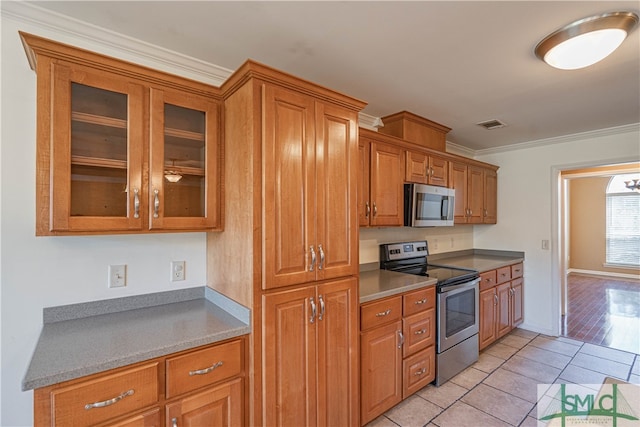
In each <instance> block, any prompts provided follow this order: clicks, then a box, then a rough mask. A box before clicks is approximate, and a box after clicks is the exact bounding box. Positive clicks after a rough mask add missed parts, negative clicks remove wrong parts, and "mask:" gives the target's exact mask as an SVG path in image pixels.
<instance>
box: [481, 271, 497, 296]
mask: <svg viewBox="0 0 640 427" xmlns="http://www.w3.org/2000/svg"><path fill="white" fill-rule="evenodd" d="M495 285H496V270H491V271H485V272H483V273H480V291H484V290H487V289H489V288H493V287H494V286H495Z"/></svg>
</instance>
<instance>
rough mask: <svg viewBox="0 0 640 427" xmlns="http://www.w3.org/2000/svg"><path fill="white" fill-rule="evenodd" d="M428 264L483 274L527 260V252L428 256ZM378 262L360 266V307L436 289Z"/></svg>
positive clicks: (426, 280) (427, 281) (470, 251)
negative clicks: (373, 302)
mask: <svg viewBox="0 0 640 427" xmlns="http://www.w3.org/2000/svg"><path fill="white" fill-rule="evenodd" d="M428 260H429V261H428V262H429V263H430V264H435V265H444V266H450V267H462V268H470V269H473V270H478V271H479V272H480V273H483V272H485V271H489V270H495V269H497V268H500V267H505V266H507V265H512V264H516V263H518V262H523V261H524V252H514V251H498V250H488V249H468V250H463V251H456V252H449V253H441V254H437V255H429V258H428ZM378 267H379V265H378V263H370V264H363V265H361V266H360V304H362V303H365V302H369V301H375V300H377V299H380V298H384V297H388V296H391V295H396V294H400V293H403V292H406V291H411V290H414V289H419V288H423V287H426V286H435V283H436V280H435V279H429V278H426V277H423V276H414V275H412V274H406V273H398V272H394V271H386V270H379V269H378Z"/></svg>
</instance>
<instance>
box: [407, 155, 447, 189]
mask: <svg viewBox="0 0 640 427" xmlns="http://www.w3.org/2000/svg"><path fill="white" fill-rule="evenodd" d="M405 171H406V173H405V181H407V182H416V183H420V184H429V185H437V186H440V187H446V186H447V185H448V183H449V161H448V160H446V159H444V158H442V157H438V156H433V155H429V154H426V153H421V152H417V151H410V150H407V152H406V165H405Z"/></svg>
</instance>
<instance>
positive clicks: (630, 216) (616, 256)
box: [606, 173, 640, 267]
mask: <svg viewBox="0 0 640 427" xmlns="http://www.w3.org/2000/svg"><path fill="white" fill-rule="evenodd" d="M634 179H640V173H633V174H624V175H615V176H613V177H611V180H610V181H609V185H608V186H607V251H606V252H607V255H606V265H607V266H613V267H617V266H619V267H640V190H631V189H629V188H627V184H626V183H627V182H633V180H634Z"/></svg>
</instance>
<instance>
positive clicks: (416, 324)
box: [402, 308, 436, 357]
mask: <svg viewBox="0 0 640 427" xmlns="http://www.w3.org/2000/svg"><path fill="white" fill-rule="evenodd" d="M402 333H403V334H404V346H403V347H402V355H403V357H407V356H409V355H411V354H413V353H415V352H417V351H419V350H422V349H423V348H427V347H428V346H430V345H433V344H434V343H435V342H436V310H435V308H432V309H430V310H427V311H425V312H422V313H418V314H414V315H413V316H410V317H406V318H404V319H402Z"/></svg>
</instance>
